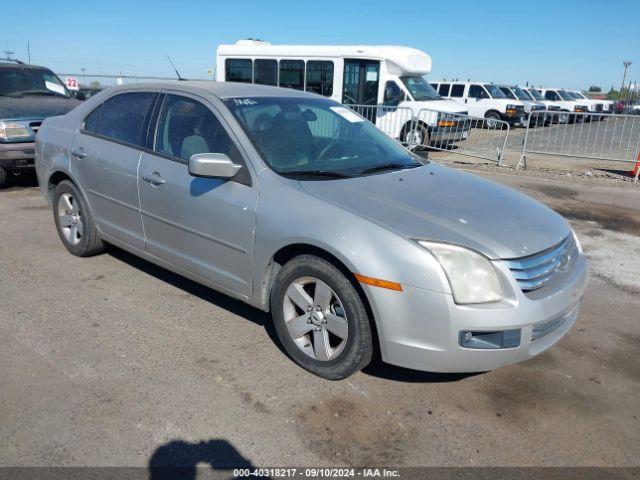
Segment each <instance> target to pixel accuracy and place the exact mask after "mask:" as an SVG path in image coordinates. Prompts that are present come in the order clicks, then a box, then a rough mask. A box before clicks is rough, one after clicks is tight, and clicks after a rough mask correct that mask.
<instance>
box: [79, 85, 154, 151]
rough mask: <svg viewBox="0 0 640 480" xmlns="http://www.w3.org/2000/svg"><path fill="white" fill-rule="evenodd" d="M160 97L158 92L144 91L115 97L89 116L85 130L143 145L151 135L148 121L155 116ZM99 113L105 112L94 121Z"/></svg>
mask: <svg viewBox="0 0 640 480" xmlns="http://www.w3.org/2000/svg"><path fill="white" fill-rule="evenodd" d="M156 96H157V94H156V93H151V92H141V93H122V94H120V95H116V96H115V97H111V98H110V99H108V100H107V101H105V102H104V103H103V104H102V106H101V107H99V109H96V110H94V111H93V112H92V113H91V114H90V115H89V117H87V119H86V120H85V130H86V131H88V132H92V133H96V134H98V135H102V136H104V137H108V138H113V139H114V140H119V141H121V142H125V143H128V144H131V145H136V146H142V145H144V144H145V140H146V136H147V131H146V129H145V128H144V126H145V121H146V119H147V117H148V116H149V114H150V113H151V109H152V107H153V102H154V101H155V99H156ZM98 110H101V112H100V114H99V116H98V118H96V119H95V120H94V118H90V117H91V116H92V115H93V114H94V113H96V112H98ZM87 120H89V125H87ZM87 127H90V128H93V130H91V129H90V128H87Z"/></svg>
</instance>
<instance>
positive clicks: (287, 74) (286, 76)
mask: <svg viewBox="0 0 640 480" xmlns="http://www.w3.org/2000/svg"><path fill="white" fill-rule="evenodd" d="M280 86H281V87H285V88H295V89H296V90H304V61H302V60H280Z"/></svg>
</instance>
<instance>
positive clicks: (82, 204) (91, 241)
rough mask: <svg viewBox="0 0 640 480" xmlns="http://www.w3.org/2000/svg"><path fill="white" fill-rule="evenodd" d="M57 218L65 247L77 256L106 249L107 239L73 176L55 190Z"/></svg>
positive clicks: (55, 215)
mask: <svg viewBox="0 0 640 480" xmlns="http://www.w3.org/2000/svg"><path fill="white" fill-rule="evenodd" d="M53 218H54V221H55V223H56V230H57V231H58V235H59V236H60V240H62V244H63V245H64V246H65V248H66V249H67V250H68V251H69V253H71V254H72V255H75V256H77V257H90V256H92V255H97V254H99V253H102V252H103V251H104V249H105V246H104V243H102V240H101V239H100V236H99V235H98V230H97V228H96V223H95V220H94V218H93V215H92V214H91V211H90V210H89V208H88V207H87V203H86V201H85V199H84V197H83V196H82V194H81V193H80V191H79V190H78V188H77V187H76V186H75V185H74V184H73V183H72V182H70V181H69V180H63V181H62V182H60V183H59V184H58V185H57V186H56V188H55V191H54V194H53Z"/></svg>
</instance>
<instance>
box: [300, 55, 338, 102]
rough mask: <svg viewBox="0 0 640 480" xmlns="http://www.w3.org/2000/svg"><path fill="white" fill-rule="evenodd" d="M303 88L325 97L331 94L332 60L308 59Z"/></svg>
mask: <svg viewBox="0 0 640 480" xmlns="http://www.w3.org/2000/svg"><path fill="white" fill-rule="evenodd" d="M305 90H306V91H307V92H313V93H318V94H320V95H324V96H325V97H330V96H331V95H333V62H320V61H313V60H311V61H308V62H307V85H306V88H305Z"/></svg>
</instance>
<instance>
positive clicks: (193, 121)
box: [138, 94, 257, 296]
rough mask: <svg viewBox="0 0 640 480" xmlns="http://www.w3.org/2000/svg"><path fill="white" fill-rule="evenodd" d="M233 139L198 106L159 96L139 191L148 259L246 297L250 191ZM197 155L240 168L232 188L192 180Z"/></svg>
mask: <svg viewBox="0 0 640 480" xmlns="http://www.w3.org/2000/svg"><path fill="white" fill-rule="evenodd" d="M234 138H235V137H233V135H232V134H231V133H230V129H228V128H227V127H226V126H224V125H223V122H222V121H221V120H220V119H219V117H218V115H217V114H216V113H214V111H213V110H212V108H211V106H210V105H209V104H208V103H205V102H204V100H202V99H200V98H199V97H192V96H187V95H183V94H180V95H172V94H169V95H166V97H165V98H164V99H163V105H162V108H161V110H160V114H159V117H158V121H157V129H156V133H155V142H154V153H148V152H145V153H143V154H142V158H141V160H140V169H139V177H138V187H139V191H140V208H141V213H142V219H143V224H144V230H145V234H146V240H147V242H146V249H147V251H148V252H149V253H151V254H153V255H155V256H157V257H159V258H161V259H163V260H165V261H167V262H169V263H171V264H173V265H175V266H177V267H179V268H181V269H185V270H187V271H189V272H191V273H193V274H195V275H197V276H199V277H201V278H203V279H206V280H208V281H210V282H213V283H215V284H216V285H217V286H219V287H221V288H222V289H227V290H229V291H232V292H237V293H240V294H242V295H247V296H248V295H250V294H251V279H252V251H253V231H254V226H255V209H256V201H257V188H256V186H255V185H252V180H251V176H250V173H249V171H248V170H247V165H246V164H245V163H244V160H243V157H242V155H241V153H240V150H239V149H238V147H237V143H236V141H235V140H234ZM197 153H224V154H226V155H228V156H229V157H230V158H231V159H232V160H233V161H234V162H235V163H237V164H241V165H243V168H242V169H241V170H240V172H239V173H238V175H236V177H234V179H232V180H223V179H216V178H199V177H193V176H191V175H190V174H189V169H188V160H189V157H191V155H194V154H197Z"/></svg>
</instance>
